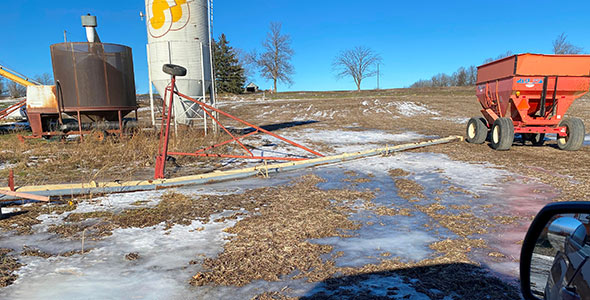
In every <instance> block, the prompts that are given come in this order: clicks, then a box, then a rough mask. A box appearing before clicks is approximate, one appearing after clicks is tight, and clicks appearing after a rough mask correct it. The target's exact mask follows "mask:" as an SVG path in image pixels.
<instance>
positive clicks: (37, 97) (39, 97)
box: [27, 85, 57, 111]
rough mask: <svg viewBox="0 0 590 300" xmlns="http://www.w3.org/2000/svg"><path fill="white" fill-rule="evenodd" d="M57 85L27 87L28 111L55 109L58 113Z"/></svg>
mask: <svg viewBox="0 0 590 300" xmlns="http://www.w3.org/2000/svg"><path fill="white" fill-rule="evenodd" d="M55 95H56V88H55V85H33V86H29V87H27V110H32V111H34V110H39V109H53V110H56V111H57V97H56V96H55Z"/></svg>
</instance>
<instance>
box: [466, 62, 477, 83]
mask: <svg viewBox="0 0 590 300" xmlns="http://www.w3.org/2000/svg"><path fill="white" fill-rule="evenodd" d="M476 83H477V68H476V67H475V66H469V68H467V85H475V84H476Z"/></svg>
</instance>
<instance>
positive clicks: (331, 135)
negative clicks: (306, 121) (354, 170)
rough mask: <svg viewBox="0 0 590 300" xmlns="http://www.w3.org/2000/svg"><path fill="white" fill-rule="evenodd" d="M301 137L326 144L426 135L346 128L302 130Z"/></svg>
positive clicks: (399, 138)
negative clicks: (348, 129) (347, 129)
mask: <svg viewBox="0 0 590 300" xmlns="http://www.w3.org/2000/svg"><path fill="white" fill-rule="evenodd" d="M300 137H301V138H304V139H307V140H310V141H314V142H323V143H326V144H367V143H369V144H382V143H387V142H406V141H412V140H417V139H421V138H425V137H426V136H424V135H421V134H418V133H413V132H407V133H397V134H392V133H387V132H385V131H380V130H372V131H346V130H321V131H317V130H312V129H306V130H303V131H302V132H301V134H300Z"/></svg>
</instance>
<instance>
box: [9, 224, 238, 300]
mask: <svg viewBox="0 0 590 300" xmlns="http://www.w3.org/2000/svg"><path fill="white" fill-rule="evenodd" d="M219 217H220V215H216V216H212V217H211V220H214V219H216V218H219ZM237 221H238V220H229V221H226V222H223V223H212V222H210V223H207V224H203V223H201V222H198V221H194V222H193V223H192V224H191V225H189V226H181V225H176V226H174V227H172V228H171V229H169V230H167V231H165V230H164V225H163V224H160V225H156V226H153V227H149V228H129V229H117V230H115V231H114V232H113V235H112V236H110V237H108V238H106V239H104V240H103V241H101V242H99V243H98V245H96V246H94V247H93V248H94V250H92V251H91V252H90V253H88V254H86V255H74V256H72V257H51V258H49V259H42V258H38V257H21V258H20V259H21V260H22V261H23V263H25V264H26V266H24V267H23V268H21V270H19V271H18V275H19V279H18V280H17V281H16V282H15V283H14V284H13V285H12V286H10V287H7V288H5V289H2V290H0V296H1V297H0V298H4V299H40V298H44V299H82V298H83V299H112V298H113V297H116V298H122V299H135V298H140V299H144V298H150V299H184V298H186V297H187V295H189V294H192V295H194V291H191V287H190V285H189V284H188V283H187V280H188V278H190V277H191V276H192V275H194V274H195V273H196V272H198V271H199V267H198V264H196V265H189V261H190V260H191V259H193V260H195V261H197V262H200V261H202V260H203V259H204V258H206V257H213V256H215V255H217V254H218V253H219V252H220V251H221V250H222V249H223V248H222V247H223V244H224V243H225V242H226V240H225V239H226V238H227V237H228V236H229V234H227V233H225V232H224V231H223V230H224V229H225V228H228V227H231V226H233V225H234V224H235V223H236V222H237ZM131 252H137V253H138V254H139V255H140V258H139V259H138V260H135V261H128V260H126V259H125V255H126V254H128V253H131Z"/></svg>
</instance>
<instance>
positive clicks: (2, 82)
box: [0, 77, 4, 96]
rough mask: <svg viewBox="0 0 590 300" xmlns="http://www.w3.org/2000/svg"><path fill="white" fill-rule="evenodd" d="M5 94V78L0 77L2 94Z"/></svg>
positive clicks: (0, 94) (0, 93)
mask: <svg viewBox="0 0 590 300" xmlns="http://www.w3.org/2000/svg"><path fill="white" fill-rule="evenodd" d="M2 95H4V78H2V77H0V96H2Z"/></svg>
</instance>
